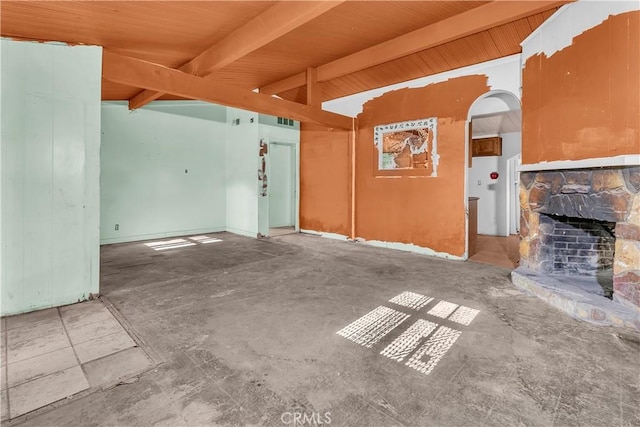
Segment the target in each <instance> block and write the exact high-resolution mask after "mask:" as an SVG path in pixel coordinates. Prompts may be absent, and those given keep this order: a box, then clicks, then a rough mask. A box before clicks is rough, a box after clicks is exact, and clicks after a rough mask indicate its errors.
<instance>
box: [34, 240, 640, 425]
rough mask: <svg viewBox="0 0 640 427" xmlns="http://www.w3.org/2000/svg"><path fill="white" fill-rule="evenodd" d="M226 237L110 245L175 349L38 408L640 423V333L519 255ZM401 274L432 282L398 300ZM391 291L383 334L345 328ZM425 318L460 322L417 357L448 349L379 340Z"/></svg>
mask: <svg viewBox="0 0 640 427" xmlns="http://www.w3.org/2000/svg"><path fill="white" fill-rule="evenodd" d="M215 236H216V237H218V238H220V239H222V240H223V241H222V242H212V243H210V244H197V245H192V246H185V247H176V248H174V249H163V250H154V249H153V247H149V246H146V245H145V244H143V243H132V244H119V245H111V246H105V247H103V248H102V285H101V291H102V293H103V294H104V295H105V296H106V298H107V299H108V300H109V301H110V302H111V303H112V304H113V305H114V306H115V307H116V308H117V309H118V310H119V312H120V314H121V315H122V316H124V318H126V320H127V322H128V324H129V325H130V327H132V328H133V330H134V331H135V333H136V335H137V337H138V338H139V339H140V340H141V341H142V342H143V343H144V345H145V348H147V349H148V351H149V352H153V354H155V358H160V359H162V360H163V361H164V363H162V364H160V365H159V366H157V367H156V368H155V369H152V370H150V371H148V372H146V373H144V374H142V375H141V376H140V377H139V379H138V380H137V381H135V382H128V383H126V384H123V385H119V386H116V387H113V388H110V389H105V390H101V391H98V392H96V393H92V394H89V395H88V396H85V397H82V398H81V399H75V400H71V401H70V402H69V403H68V404H66V405H64V406H60V407H57V408H54V409H52V410H50V411H48V412H46V413H42V414H38V415H37V416H34V417H30V418H28V419H27V420H26V421H25V422H24V424H25V425H43V426H44V425H47V426H51V425H60V426H62V425H83V426H94V425H96V426H97V425H121V426H122V425H163V426H193V425H296V424H295V422H294V421H295V420H297V421H299V423H298V424H297V425H302V423H303V422H304V425H313V423H311V422H310V421H314V422H315V424H331V425H341V426H388V425H389V426H390V425H416V426H426V425H429V426H439V425H444V426H469V425H473V426H478V425H491V426H493V425H521V424H524V425H539V426H550V425H581V426H585V425H593V426H603V425H622V426H627V425H639V424H640V376H639V373H640V343H639V342H638V341H637V337H635V336H632V335H629V334H620V333H618V331H616V330H614V329H611V328H608V327H597V326H593V325H590V324H587V323H584V322H580V321H578V320H575V319H573V318H571V317H569V316H567V315H565V314H563V313H561V312H560V311H558V310H556V309H554V308H553V307H551V306H549V305H547V304H545V303H544V302H542V301H541V300H539V299H538V298H536V297H533V296H527V295H524V294H522V293H521V292H520V291H518V290H517V289H515V288H514V286H513V285H512V284H511V283H510V281H509V278H508V275H509V272H510V270H508V269H503V268H500V267H494V266H491V265H484V264H478V263H463V262H457V261H448V260H441V259H435V258H430V257H425V256H420V255H415V254H411V253H404V252H399V251H392V250H386V249H379V248H373V247H368V246H364V245H362V244H356V243H348V242H338V241H332V240H327V239H322V238H319V237H314V236H305V235H286V236H281V237H277V238H271V239H265V240H253V239H249V238H243V237H239V236H234V235H231V234H225V233H221V234H216V235H215ZM155 248H156V249H158V248H159V247H158V246H155ZM404 291H411V292H414V293H418V294H421V295H424V296H428V297H431V298H434V299H433V301H431V302H429V303H428V304H426V305H424V306H423V307H422V308H421V309H419V310H416V309H412V308H409V307H403V306H401V305H397V304H393V303H391V302H389V300H390V299H392V298H394V297H395V296H397V295H399V294H401V293H402V292H404ZM442 301H445V302H448V303H452V304H458V305H462V306H465V307H468V308H470V309H476V310H479V311H478V312H477V315H476V316H475V318H473V319H472V321H470V322H468V324H466V325H465V324H460V323H456V322H453V321H451V319H452V317H453V316H454V315H451V316H449V317H448V318H447V319H444V317H447V316H446V315H444V316H442V315H441V316H436V315H435V314H438V312H437V310H436V311H434V307H435V306H436V305H438V304H439V303H440V302H442ZM423 302H424V301H423ZM379 306H383V307H388V308H390V309H392V310H391V311H393V312H398V313H400V314H401V315H403V313H404V314H408V315H410V316H411V317H409V318H408V320H406V321H405V322H403V323H401V324H400V325H399V326H397V327H396V328H394V329H392V330H391V331H390V332H389V333H388V334H387V335H384V336H382V335H381V334H378V332H379V331H380V329H379V328H378V329H376V328H377V326H379V325H380V324H381V323H377V324H375V323H369V329H368V331H369V332H368V333H364V334H361V335H360V337H361V338H362V337H364V338H365V340H364V341H361V343H368V344H370V346H369V347H367V346H365V345H359V344H357V343H356V342H354V341H356V340H355V339H354V340H351V339H346V338H344V337H343V336H340V335H338V334H336V332H338V331H340V330H342V329H343V328H345V327H346V326H347V325H350V324H352V322H354V321H356V320H357V319H359V318H361V316H363V315H365V314H367V313H369V312H371V311H372V310H374V309H376V307H379ZM445 306H446V304H445ZM440 308H446V307H443V306H440ZM379 310H389V309H379ZM445 311H446V310H445ZM430 313H431V314H430ZM440 314H441V313H440ZM454 314H455V313H454ZM419 319H422V322H423V323H424V324H429V322H431V324H435V325H439V330H440V329H442V328H443V327H446V328H449V329H448V330H453V331H454V332H455V331H458V332H456V334H457V335H456V336H457V339H448V340H444V341H440V342H439V343H438V344H437V346H435V347H432V348H431V350H433V349H435V350H436V351H435V352H431V353H430V354H431V355H432V356H431V358H429V357H428V356H425V357H424V358H422V359H421V360H422V361H423V362H424V361H426V362H429V361H430V360H431V361H432V360H437V359H438V358H439V362H438V363H437V364H436V365H435V366H433V365H432V368H433V369H432V371H431V372H430V373H429V374H425V373H423V372H420V370H418V369H413V368H412V367H411V366H407V364H406V363H405V362H406V361H407V360H408V357H407V359H405V360H404V361H402V362H398V361H397V360H394V359H392V358H390V357H387V356H385V355H383V354H380V353H381V352H384V351H385V350H386V349H387V348H388V345H390V344H391V343H392V342H393V343H398V340H400V341H402V340H401V339H400V337H405V335H406V333H405V332H407V330H408V329H409V327H410V326H411V325H413V324H414V322H416V321H419ZM463 323H464V322H463ZM361 326H362V325H361ZM411 327H412V326H411ZM356 329H357V328H356ZM359 331H360V332H362V329H360V330H359ZM356 332H358V330H356ZM365 332H366V331H365ZM426 334H427V333H425V334H422V335H420V334H418V335H415V334H414V335H413V337H414V338H415V339H416V340H419V339H420V338H421V337H422V341H416V343H417V344H420V345H421V346H422V344H421V343H423V342H425V340H431V339H432V338H433V335H431V336H430V338H427V337H426V336H427V335H426ZM434 334H435V333H434ZM449 337H451V335H449ZM352 338H353V335H352ZM373 338H375V339H373ZM409 338H411V337H409ZM376 340H378V341H376ZM410 341H411V340H405V341H402V342H404V343H405V344H406V343H408V342H410ZM402 342H401V344H402ZM441 344H442V345H441ZM403 345H404V344H403ZM405 347H406V346H405ZM436 347H437V348H436ZM413 348H415V347H413ZM422 348H423V347H420V349H422ZM447 348H448V351H446V350H447ZM420 351H421V350H418V352H420ZM387 354H388V353H387ZM428 354H429V353H428ZM407 356H408V355H407Z"/></svg>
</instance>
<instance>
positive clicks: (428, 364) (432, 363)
mask: <svg viewBox="0 0 640 427" xmlns="http://www.w3.org/2000/svg"><path fill="white" fill-rule="evenodd" d="M432 301H433V298H430V297H426V296H424V295H421V294H418V293H415V292H409V291H405V292H402V293H401V294H398V295H396V296H395V297H393V298H391V299H390V300H389V302H390V303H393V304H397V305H401V306H403V307H407V308H411V309H414V310H421V309H422V308H423V307H427V306H428V305H429V304H430V303H431V302H432ZM479 313H480V310H477V309H475V308H471V307H465V306H463V305H458V304H455V303H452V302H449V301H444V300H441V301H438V302H437V303H436V304H435V305H433V307H431V308H430V309H429V311H427V312H426V313H425V312H424V311H420V312H418V313H415V314H414V315H409V314H406V313H403V312H400V311H397V310H394V309H391V308H389V307H386V306H384V305H381V306H379V307H377V308H376V309H374V310H372V311H370V312H369V313H367V314H365V315H364V316H362V317H361V318H359V319H357V320H355V321H354V322H352V323H350V324H349V325H347V326H345V327H344V328H343V329H341V330H339V331H338V332H337V334H338V335H340V336H342V337H344V338H347V339H348V340H351V341H353V342H355V343H357V344H360V345H362V346H365V347H367V348H371V347H373V346H374V345H375V344H376V343H378V342H379V341H381V340H382V339H383V338H384V337H385V336H387V335H388V334H389V333H390V332H391V331H392V330H394V329H395V328H396V327H398V326H400V324H402V323H403V322H404V321H405V320H407V319H409V318H410V317H418V318H417V319H416V320H415V321H414V322H413V324H411V326H409V327H408V328H406V330H405V331H404V332H402V333H401V334H400V335H399V336H397V337H396V338H395V339H393V341H392V342H391V343H390V344H388V345H386V346H385V348H384V349H383V350H382V351H381V352H380V354H381V355H383V356H386V357H388V358H390V359H392V360H395V361H396V362H403V361H404V360H405V359H406V358H409V359H408V361H407V362H406V363H405V365H406V366H408V367H410V368H413V369H415V370H416V371H418V372H421V373H423V374H425V375H428V374H430V373H431V372H432V371H433V369H434V368H435V367H436V365H437V364H438V362H440V360H441V359H442V358H443V357H444V356H445V355H446V353H447V352H448V351H449V350H450V349H451V348H452V347H453V345H454V343H455V342H456V340H457V339H458V338H459V337H460V336H461V335H462V331H459V330H457V329H455V328H452V327H448V326H444V325H440V324H439V323H438V322H439V321H438V320H436V321H430V320H426V319H421V318H419V317H424V316H427V317H429V316H433V317H435V318H439V319H446V320H448V321H451V322H454V323H458V324H459V325H463V326H469V325H470V324H471V322H473V320H474V319H475V318H476V316H477V315H478V314H479Z"/></svg>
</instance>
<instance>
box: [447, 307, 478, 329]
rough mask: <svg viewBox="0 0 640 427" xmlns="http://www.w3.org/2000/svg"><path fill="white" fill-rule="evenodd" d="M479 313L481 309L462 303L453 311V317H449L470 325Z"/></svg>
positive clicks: (454, 320) (453, 320)
mask: <svg viewBox="0 0 640 427" xmlns="http://www.w3.org/2000/svg"><path fill="white" fill-rule="evenodd" d="M478 313H480V310H476V309H475V308H470V307H465V306H464V305H461V306H460V308H458V309H457V310H456V312H455V313H453V314H452V315H451V317H449V320H451V321H452V322H456V323H459V324H461V325H465V326H469V325H470V324H471V322H473V319H475V318H476V316H477V315H478Z"/></svg>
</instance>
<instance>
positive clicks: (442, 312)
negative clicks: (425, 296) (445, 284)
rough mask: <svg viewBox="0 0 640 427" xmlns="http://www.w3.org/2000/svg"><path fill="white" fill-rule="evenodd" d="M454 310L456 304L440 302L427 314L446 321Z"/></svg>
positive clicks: (456, 306)
mask: <svg viewBox="0 0 640 427" xmlns="http://www.w3.org/2000/svg"><path fill="white" fill-rule="evenodd" d="M456 308H458V304H454V303H452V302H448V301H440V302H439V303H437V304H436V305H435V306H434V307H433V308H432V309H431V310H429V314H430V315H432V316H436V317H439V318H441V319H446V318H447V317H449V315H450V314H451V313H453V311H454V310H455V309H456Z"/></svg>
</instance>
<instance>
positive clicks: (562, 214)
mask: <svg viewBox="0 0 640 427" xmlns="http://www.w3.org/2000/svg"><path fill="white" fill-rule="evenodd" d="M520 204H521V212H522V214H521V220H520V223H521V231H520V234H521V241H520V257H521V259H520V267H519V268H518V269H516V271H514V274H513V280H514V283H515V284H516V285H518V281H519V280H520V279H522V278H523V277H525V276H526V277H529V278H531V277H537V278H538V279H535V278H534V279H533V280H541V281H543V282H545V291H544V292H545V293H546V292H547V291H549V286H547V285H548V284H549V282H550V281H554V283H556V284H557V287H559V288H560V289H561V292H560V293H564V291H565V290H566V291H567V292H569V291H573V290H575V291H576V292H577V291H578V290H585V291H586V292H587V293H591V294H597V295H598V296H599V297H607V298H611V299H613V302H615V303H616V304H617V305H619V306H624V307H627V308H630V309H632V310H635V311H636V313H638V312H640V166H620V167H607V168H590V169H567V170H553V171H552V170H541V171H526V172H521V174H520ZM520 284H522V283H520ZM590 284H595V287H589V285H590ZM554 286H555V285H554ZM563 287H564V288H563ZM564 296H565V297H566V295H564ZM552 299H553V298H552ZM575 299H577V300H579V299H580V298H578V297H576V298H575ZM586 299H587V300H589V301H595V303H596V305H598V304H599V303H600V301H599V300H597V299H593V298H591V295H589V296H588V297H586ZM585 301H586V300H585ZM609 303H611V301H609ZM562 304H565V305H567V304H568V305H569V306H571V307H573V309H574V311H575V310H578V311H580V310H582V311H585V312H586V315H585V316H580V317H587V318H588V320H594V321H601V320H605V319H602V318H603V317H604V318H607V317H608V315H607V313H606V312H602V311H601V310H600V308H599V307H592V308H589V307H591V306H589V305H587V306H580V305H579V304H578V306H574V305H572V304H571V301H570V300H569V301H565V302H563V303H562ZM604 305H605V306H606V303H605V304H604ZM573 314H576V315H579V313H575V312H574V313H573ZM583 314H585V313H583ZM632 317H633V315H632ZM616 320H620V319H616V318H615V316H614V319H608V322H605V323H616ZM631 321H632V323H633V321H634V320H633V319H631ZM622 322H623V323H624V320H622ZM635 322H636V324H637V326H638V329H640V322H639V321H638V317H637V316H636V318H635Z"/></svg>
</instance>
